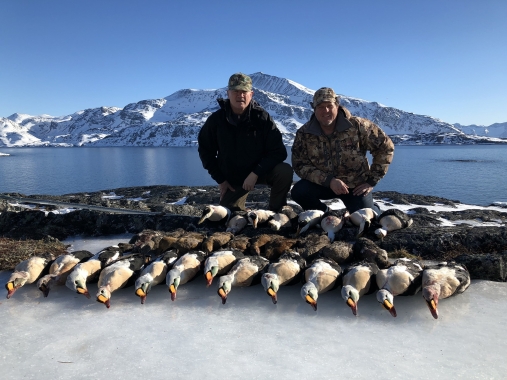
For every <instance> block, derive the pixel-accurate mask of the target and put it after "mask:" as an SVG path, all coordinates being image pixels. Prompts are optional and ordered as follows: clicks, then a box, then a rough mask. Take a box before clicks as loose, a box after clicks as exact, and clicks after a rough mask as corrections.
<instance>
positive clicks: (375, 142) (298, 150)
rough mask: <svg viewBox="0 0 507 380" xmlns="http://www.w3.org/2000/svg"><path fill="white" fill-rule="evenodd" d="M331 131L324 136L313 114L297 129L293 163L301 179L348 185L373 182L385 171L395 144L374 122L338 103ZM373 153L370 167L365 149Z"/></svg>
mask: <svg viewBox="0 0 507 380" xmlns="http://www.w3.org/2000/svg"><path fill="white" fill-rule="evenodd" d="M337 118H338V120H337V123H336V127H335V130H334V132H333V133H332V134H331V135H328V136H326V135H325V134H324V133H323V132H322V129H321V128H320V124H319V122H318V121H317V119H316V117H315V115H312V117H311V118H310V120H309V121H308V122H307V123H306V124H305V125H303V126H302V127H301V128H299V130H298V131H297V133H296V137H295V139H294V144H293V146H292V166H293V168H294V171H295V173H296V174H297V175H298V176H299V177H300V178H302V179H306V180H308V181H311V182H314V183H317V184H319V185H322V186H327V187H329V184H330V182H331V179H332V178H333V177H334V178H338V179H340V180H342V181H343V182H344V183H345V184H346V185H347V186H348V187H349V188H351V189H352V188H354V187H356V186H358V185H360V184H362V183H364V182H367V183H369V184H370V185H372V186H375V185H376V184H377V183H378V181H380V179H381V178H382V177H384V175H385V174H386V173H387V169H388V167H389V164H390V163H391V161H392V159H393V154H394V144H393V142H392V141H391V139H390V138H389V136H387V135H386V134H385V133H384V131H382V130H381V129H380V128H379V127H378V126H377V125H376V124H374V123H372V122H371V121H369V120H367V119H363V118H360V117H356V116H352V115H351V113H350V112H349V110H347V109H346V108H344V107H342V106H340V109H339V110H338V117H337ZM367 151H369V152H370V153H371V155H372V157H373V162H372V165H371V167H370V165H369V163H368V159H367V157H366V152H367Z"/></svg>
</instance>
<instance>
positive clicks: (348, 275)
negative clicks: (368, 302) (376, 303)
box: [341, 262, 378, 316]
mask: <svg viewBox="0 0 507 380" xmlns="http://www.w3.org/2000/svg"><path fill="white" fill-rule="evenodd" d="M377 272H378V267H377V266H376V265H375V264H373V263H369V262H362V263H357V264H354V265H352V266H349V267H348V268H346V269H344V272H343V286H342V290H341V294H342V298H343V299H344V300H345V302H346V303H347V305H348V306H349V307H350V308H351V310H352V313H353V314H354V315H356V316H357V303H358V301H359V298H360V297H362V296H363V295H365V294H371V293H373V292H374V291H375V290H377V289H378V287H377V282H376V274H377Z"/></svg>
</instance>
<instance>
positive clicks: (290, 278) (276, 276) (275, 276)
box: [261, 252, 306, 304]
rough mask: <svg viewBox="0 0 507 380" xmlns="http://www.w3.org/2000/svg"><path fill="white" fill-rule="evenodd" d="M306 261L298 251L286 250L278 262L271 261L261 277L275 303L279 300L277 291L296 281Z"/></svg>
mask: <svg viewBox="0 0 507 380" xmlns="http://www.w3.org/2000/svg"><path fill="white" fill-rule="evenodd" d="M305 266H306V261H305V259H303V258H302V257H301V256H300V255H299V253H297V252H286V253H284V254H282V256H280V258H279V259H278V261H277V262H275V263H271V264H269V266H268V270H267V272H266V273H264V274H263V275H262V277H261V284H262V286H263V287H264V290H265V291H266V293H267V294H268V295H269V296H270V297H271V300H272V301H273V303H274V304H276V303H277V302H278V298H277V292H278V289H279V287H280V286H284V285H289V284H292V283H294V282H296V281H297V280H298V278H299V275H300V273H301V271H302V270H303V268H304V267H305Z"/></svg>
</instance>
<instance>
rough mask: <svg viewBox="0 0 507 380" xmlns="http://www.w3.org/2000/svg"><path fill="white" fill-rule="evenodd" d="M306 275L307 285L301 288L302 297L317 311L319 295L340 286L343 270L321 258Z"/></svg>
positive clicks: (308, 269)
mask: <svg viewBox="0 0 507 380" xmlns="http://www.w3.org/2000/svg"><path fill="white" fill-rule="evenodd" d="M304 273H305V277H304V279H305V281H306V283H305V284H304V285H303V287H302V288H301V297H302V298H303V299H304V300H305V301H306V303H308V304H310V306H312V308H313V309H314V310H315V311H317V299H318V297H319V294H322V293H325V292H327V291H329V290H331V289H334V288H335V287H336V286H338V284H339V282H338V281H339V278H340V275H341V273H342V269H341V267H340V266H339V265H338V264H336V262H334V261H333V260H331V259H328V258H319V259H317V260H315V261H314V262H313V263H312V265H311V266H310V267H309V268H307V269H306V270H305V272H304Z"/></svg>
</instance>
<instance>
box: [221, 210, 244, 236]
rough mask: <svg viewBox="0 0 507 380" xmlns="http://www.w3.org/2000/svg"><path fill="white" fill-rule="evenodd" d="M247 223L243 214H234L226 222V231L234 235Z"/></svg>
mask: <svg viewBox="0 0 507 380" xmlns="http://www.w3.org/2000/svg"><path fill="white" fill-rule="evenodd" d="M247 224H248V220H247V218H245V217H244V216H243V215H235V216H233V217H232V218H231V219H230V220H229V222H228V223H227V230H226V232H231V233H233V234H234V235H236V234H237V233H238V232H240V231H241V230H242V229H243V228H245V227H246V225H247Z"/></svg>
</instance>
